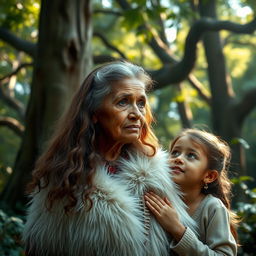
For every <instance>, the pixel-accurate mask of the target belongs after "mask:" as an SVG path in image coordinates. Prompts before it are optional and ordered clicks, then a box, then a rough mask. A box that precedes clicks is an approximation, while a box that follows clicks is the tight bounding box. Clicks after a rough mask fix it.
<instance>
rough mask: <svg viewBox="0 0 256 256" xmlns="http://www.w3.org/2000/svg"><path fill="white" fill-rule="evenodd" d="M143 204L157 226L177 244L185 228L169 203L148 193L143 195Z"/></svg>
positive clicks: (165, 199)
mask: <svg viewBox="0 0 256 256" xmlns="http://www.w3.org/2000/svg"><path fill="white" fill-rule="evenodd" d="M145 202H146V205H147V206H148V208H149V210H150V211H151V212H152V213H153V214H154V215H155V217H156V219H157V221H158V222H159V224H160V225H161V226H162V227H163V228H164V229H165V230H166V231H167V232H168V233H170V234H171V235H172V236H173V238H174V239H175V240H176V242H178V241H179V240H180V239H181V238H182V236H183V234H184V232H185V230H186V228H185V227H184V226H183V224H182V223H181V222H180V220H179V217H178V214H177V212H176V210H175V209H174V207H173V206H172V205H171V203H170V201H169V200H168V199H167V198H166V197H165V198H164V199H162V198H161V197H159V196H158V195H156V194H155V193H153V192H149V193H146V194H145Z"/></svg>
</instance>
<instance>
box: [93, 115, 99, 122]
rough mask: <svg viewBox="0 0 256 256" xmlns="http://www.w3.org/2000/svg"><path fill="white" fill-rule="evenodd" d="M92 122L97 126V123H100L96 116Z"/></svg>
mask: <svg viewBox="0 0 256 256" xmlns="http://www.w3.org/2000/svg"><path fill="white" fill-rule="evenodd" d="M92 122H93V123H94V124H96V123H97V122H98V118H97V117H96V115H95V114H94V115H93V116H92Z"/></svg>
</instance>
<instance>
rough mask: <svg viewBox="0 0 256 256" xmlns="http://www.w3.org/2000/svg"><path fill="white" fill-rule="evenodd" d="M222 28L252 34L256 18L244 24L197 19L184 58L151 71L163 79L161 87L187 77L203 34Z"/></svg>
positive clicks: (191, 30)
mask: <svg viewBox="0 0 256 256" xmlns="http://www.w3.org/2000/svg"><path fill="white" fill-rule="evenodd" d="M220 30H228V31H231V32H234V33H240V34H242V33H243V34H251V33H253V32H254V31H255V30H256V18H254V19H253V20H252V21H251V22H249V23H247V24H244V25H241V24H236V23H233V22H229V21H216V20H213V19H209V18H203V19H200V20H198V21H196V22H195V23H194V25H193V26H192V27H191V29H190V31H189V33H188V36H187V38H186V43H185V51H184V55H183V59H182V60H181V61H180V62H178V63H177V64H175V65H174V66H173V65H169V64H166V65H165V66H164V67H163V68H161V69H160V70H158V71H154V72H152V73H151V74H152V75H154V76H155V77H156V78H157V80H158V81H161V87H164V86H165V85H167V84H172V83H179V82H181V81H183V80H184V79H186V78H187V76H188V75H189V73H190V72H191V71H192V69H193V68H194V65H195V61H196V51H197V49H196V48H197V43H198V41H199V40H200V38H201V36H202V35H203V34H204V33H205V32H208V31H220ZM168 69H169V70H168Z"/></svg>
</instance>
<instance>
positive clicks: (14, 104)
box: [0, 86, 25, 119]
mask: <svg viewBox="0 0 256 256" xmlns="http://www.w3.org/2000/svg"><path fill="white" fill-rule="evenodd" d="M0 99H2V100H3V101H4V102H5V103H6V104H7V105H8V106H9V107H11V108H12V109H14V110H16V111H17V112H18V114H19V115H20V117H21V118H22V119H23V118H24V116H25V107H24V105H23V104H22V103H21V102H20V101H18V100H16V99H15V98H12V97H10V96H9V95H7V94H6V93H5V91H4V90H3V88H2V86H0Z"/></svg>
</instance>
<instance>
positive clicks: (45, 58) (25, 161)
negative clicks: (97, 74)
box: [1, 0, 92, 206]
mask: <svg viewBox="0 0 256 256" xmlns="http://www.w3.org/2000/svg"><path fill="white" fill-rule="evenodd" d="M91 15H92V6H91V1H90V0H82V1H73V0H67V1H62V0H56V1H51V0H42V2H41V11H40V22H39V39H38V43H37V44H32V43H27V45H29V50H30V52H31V55H32V56H34V71H33V81H32V85H31V95H30V100H29V103H28V107H27V111H26V120H25V124H26V126H25V131H24V135H23V140H22V144H21V147H20V150H19V152H18V154H17V158H16V162H15V165H14V171H13V175H12V176H11V177H10V180H9V182H8V184H7V185H6V186H5V189H4V191H3V193H2V195H1V199H2V200H4V201H6V202H7V203H8V204H9V205H11V206H13V205H14V204H15V203H16V202H17V201H19V200H20V199H23V194H24V189H25V184H26V183H27V182H28V179H30V174H31V170H32V169H33V167H34V164H35V160H36V158H37V157H38V155H39V154H40V153H41V151H42V149H43V147H44V143H45V142H46V141H47V140H48V139H49V136H50V134H51V133H52V131H53V129H54V124H55V122H56V121H57V120H58V119H59V117H60V116H61V114H62V113H63V112H64V111H65V108H66V106H67V105H68V102H69V101H70V99H71V97H72V94H73V92H74V91H75V90H76V88H77V87H78V86H79V85H80V84H81V82H82V79H83V78H84V76H85V75H86V73H87V72H88V71H89V69H90V68H91V48H90V46H91V45H90V40H91V35H92V24H91ZM9 34H10V33H9ZM13 38H15V37H14V36H13ZM9 42H11V41H9ZM12 42H16V45H15V44H14V43H13V44H12V45H13V46H15V47H16V48H19V47H20V49H21V48H22V46H21V44H19V42H23V43H24V41H22V40H19V39H17V38H16V40H13V41H12Z"/></svg>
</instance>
